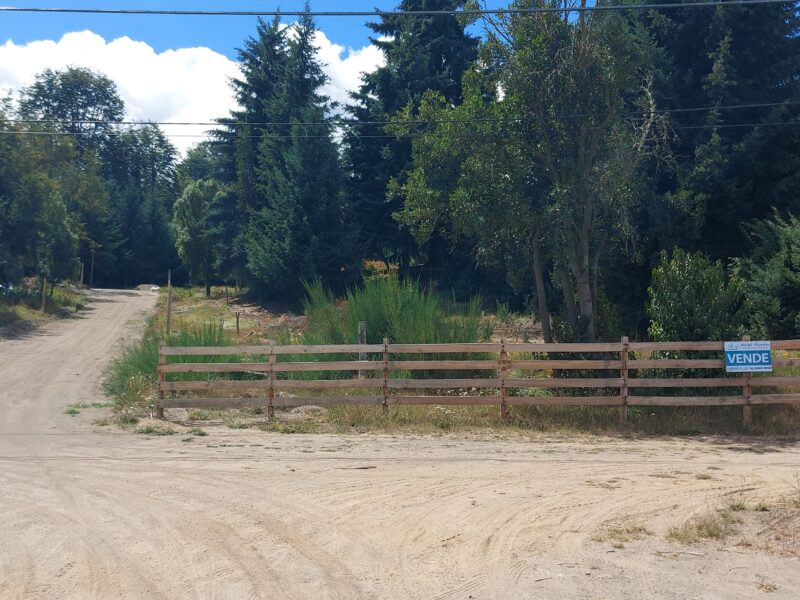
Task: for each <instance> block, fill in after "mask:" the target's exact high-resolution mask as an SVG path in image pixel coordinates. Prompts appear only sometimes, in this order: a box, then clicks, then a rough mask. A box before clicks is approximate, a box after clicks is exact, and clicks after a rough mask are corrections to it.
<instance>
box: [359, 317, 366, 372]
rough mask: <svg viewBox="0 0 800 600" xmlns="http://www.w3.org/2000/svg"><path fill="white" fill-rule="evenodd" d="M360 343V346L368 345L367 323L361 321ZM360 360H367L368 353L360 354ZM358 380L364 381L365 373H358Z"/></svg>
mask: <svg viewBox="0 0 800 600" xmlns="http://www.w3.org/2000/svg"><path fill="white" fill-rule="evenodd" d="M358 343H359V344H366V343H367V322H366V321H359V322H358ZM358 360H367V353H366V352H359V353H358ZM358 378H359V379H364V371H359V372H358Z"/></svg>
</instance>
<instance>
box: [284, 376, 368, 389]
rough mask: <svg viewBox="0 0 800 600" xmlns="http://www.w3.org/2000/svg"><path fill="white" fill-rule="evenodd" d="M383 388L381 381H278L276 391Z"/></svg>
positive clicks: (353, 379)
mask: <svg viewBox="0 0 800 600" xmlns="http://www.w3.org/2000/svg"><path fill="white" fill-rule="evenodd" d="M380 387H383V380H381V379H358V378H355V377H354V378H352V379H308V380H302V379H276V380H275V389H276V390H356V389H358V390H361V389H370V388H372V389H374V388H380Z"/></svg>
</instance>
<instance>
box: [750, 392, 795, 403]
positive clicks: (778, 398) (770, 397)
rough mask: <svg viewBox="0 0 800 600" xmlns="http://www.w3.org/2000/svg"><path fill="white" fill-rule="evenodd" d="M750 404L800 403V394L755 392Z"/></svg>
mask: <svg viewBox="0 0 800 600" xmlns="http://www.w3.org/2000/svg"><path fill="white" fill-rule="evenodd" d="M750 404H800V394H753V395H752V396H751V397H750Z"/></svg>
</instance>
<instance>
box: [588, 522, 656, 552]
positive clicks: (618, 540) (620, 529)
mask: <svg viewBox="0 0 800 600" xmlns="http://www.w3.org/2000/svg"><path fill="white" fill-rule="evenodd" d="M650 535H653V532H652V531H650V530H649V529H647V527H645V526H644V525H642V524H640V523H626V524H622V525H610V526H608V527H606V528H604V529H603V530H601V531H600V532H598V533H596V534H595V535H594V536H592V541H595V542H610V543H611V546H612V547H613V548H617V549H619V548H624V547H625V544H626V543H627V542H633V541H635V540H641V539H643V538H645V537H647V536H650Z"/></svg>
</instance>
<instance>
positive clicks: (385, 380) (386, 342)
mask: <svg viewBox="0 0 800 600" xmlns="http://www.w3.org/2000/svg"><path fill="white" fill-rule="evenodd" d="M388 410H389V338H383V412H387V411H388Z"/></svg>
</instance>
